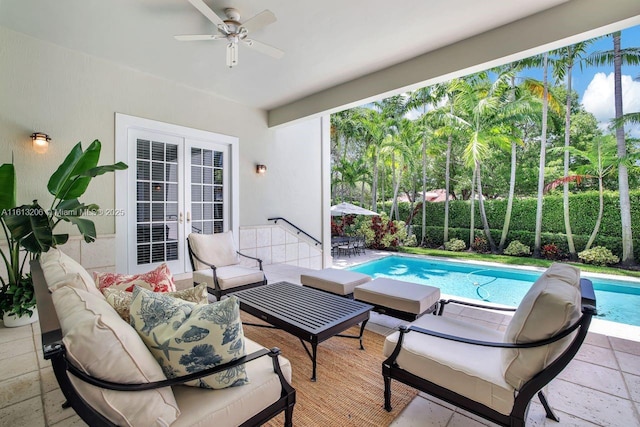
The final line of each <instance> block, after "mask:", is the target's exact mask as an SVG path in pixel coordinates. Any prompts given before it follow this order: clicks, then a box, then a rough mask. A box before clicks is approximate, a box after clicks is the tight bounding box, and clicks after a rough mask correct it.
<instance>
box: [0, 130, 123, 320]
mask: <svg viewBox="0 0 640 427" xmlns="http://www.w3.org/2000/svg"><path fill="white" fill-rule="evenodd" d="M101 148H102V145H101V143H100V141H98V140H95V141H93V142H92V143H91V144H90V145H89V147H87V149H86V150H82V145H81V143H80V142H79V143H78V144H76V145H75V146H74V147H73V149H72V150H71V152H70V153H69V154H68V155H67V157H66V158H65V159H64V161H63V162H62V164H61V165H60V166H59V167H58V168H57V169H56V171H55V172H54V173H53V175H51V177H50V178H49V182H48V183H47V189H48V191H49V193H50V194H51V195H53V197H54V199H53V202H52V203H51V207H50V208H49V209H48V210H45V209H43V208H42V207H41V206H40V205H39V204H38V201H37V200H34V201H33V202H32V203H31V204H26V205H22V206H16V182H17V181H16V173H15V169H14V167H13V164H4V165H2V166H1V167H0V193H1V194H0V214H1V215H0V222H1V224H2V228H3V232H4V235H5V240H6V242H7V248H8V249H7V250H6V253H5V252H4V251H2V258H3V260H4V262H5V266H6V268H7V272H8V273H7V280H6V281H5V279H4V278H2V282H0V283H1V285H2V287H1V288H0V310H2V312H3V313H9V314H11V315H20V314H28V313H30V312H32V311H33V307H34V306H35V296H34V293H33V284H32V282H31V277H30V276H29V275H28V274H23V270H24V265H25V263H26V258H34V257H37V256H38V255H39V254H40V253H42V252H46V251H48V250H49V248H51V247H55V246H56V245H58V244H63V243H66V242H67V240H68V239H69V235H68V234H55V233H54V230H55V228H56V226H57V225H58V224H60V223H61V222H62V221H65V222H69V223H71V224H73V225H75V226H76V227H77V229H78V231H79V232H80V234H81V235H82V237H83V238H84V240H85V242H87V243H91V242H93V241H95V239H96V228H95V224H94V223H93V221H92V220H90V219H89V218H87V217H86V216H85V215H86V214H94V215H95V214H96V212H97V211H98V209H99V207H98V205H96V204H84V203H82V202H80V201H79V200H78V198H79V197H80V196H82V195H83V194H84V193H85V191H86V190H87V188H88V186H89V184H90V183H91V180H92V179H93V178H94V177H96V176H98V175H102V174H105V173H107V172H114V171H116V170H122V169H126V168H127V165H126V164H124V163H122V162H118V163H115V164H112V165H103V166H98V160H99V158H100V150H101ZM20 248H24V249H25V250H26V251H27V252H28V256H27V255H23V256H22V257H21V256H20ZM0 250H1V249H0ZM5 326H7V325H6V323H5Z"/></svg>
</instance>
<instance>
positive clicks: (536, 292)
mask: <svg viewBox="0 0 640 427" xmlns="http://www.w3.org/2000/svg"><path fill="white" fill-rule="evenodd" d="M580 301H581V293H580V271H579V270H578V269H577V268H575V267H572V266H569V265H562V264H553V265H552V266H551V267H549V268H548V269H547V271H546V272H545V273H544V274H543V275H542V276H540V278H538V280H536V282H535V283H534V284H533V285H532V286H531V289H529V291H528V292H527V294H526V295H525V296H524V298H523V299H522V302H521V303H520V305H519V306H518V309H517V310H516V312H515V313H514V315H513V318H512V319H511V322H509V326H507V330H506V331H505V334H504V341H505V342H515V343H525V342H532V341H539V340H542V339H545V338H550V337H552V336H553V335H556V334H557V333H559V332H561V331H563V330H564V329H566V328H567V327H568V326H570V325H571V324H573V323H575V322H576V321H577V320H578V318H579V317H580V315H581V313H580ZM573 336H574V334H571V335H569V336H567V337H565V338H563V339H561V340H560V341H557V342H555V343H553V344H549V345H546V346H542V347H536V348H530V349H508V350H506V351H505V352H503V353H502V363H503V372H504V376H505V379H506V381H507V382H508V383H509V384H511V385H512V386H513V387H515V388H516V389H519V388H520V387H521V386H522V384H524V383H525V382H527V381H528V380H529V379H531V378H532V377H533V376H534V375H535V374H537V373H538V372H540V371H541V370H542V369H544V368H545V367H546V366H547V365H549V364H550V363H551V362H552V361H553V360H555V359H556V358H557V357H558V356H559V355H560V354H561V353H562V352H563V351H564V350H565V349H566V348H567V347H568V346H569V344H570V342H571V340H572V339H573Z"/></svg>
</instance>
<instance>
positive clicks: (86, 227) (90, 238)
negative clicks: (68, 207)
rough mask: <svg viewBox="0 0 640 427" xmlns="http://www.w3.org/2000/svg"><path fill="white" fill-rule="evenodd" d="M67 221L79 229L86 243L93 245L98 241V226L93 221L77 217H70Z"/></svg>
mask: <svg viewBox="0 0 640 427" xmlns="http://www.w3.org/2000/svg"><path fill="white" fill-rule="evenodd" d="M65 219H66V220H68V221H69V222H71V223H72V224H75V226H76V227H78V231H80V233H81V234H82V237H83V238H84V241H85V242H87V243H91V242H94V241H95V240H96V226H95V224H94V223H93V221H91V220H90V219H86V218H80V217H77V216H70V217H66V218H65Z"/></svg>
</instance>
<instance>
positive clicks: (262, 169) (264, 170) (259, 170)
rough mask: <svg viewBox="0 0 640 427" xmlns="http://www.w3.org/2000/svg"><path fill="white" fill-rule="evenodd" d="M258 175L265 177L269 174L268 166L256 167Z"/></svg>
mask: <svg viewBox="0 0 640 427" xmlns="http://www.w3.org/2000/svg"><path fill="white" fill-rule="evenodd" d="M256 173H257V174H260V175H264V174H265V173H267V166H266V165H256Z"/></svg>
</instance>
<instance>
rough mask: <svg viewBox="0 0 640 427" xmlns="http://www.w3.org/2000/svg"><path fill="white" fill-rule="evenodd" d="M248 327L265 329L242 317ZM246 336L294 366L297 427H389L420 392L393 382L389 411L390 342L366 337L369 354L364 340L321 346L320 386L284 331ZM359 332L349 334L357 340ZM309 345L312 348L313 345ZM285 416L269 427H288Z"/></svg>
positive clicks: (333, 341) (340, 340)
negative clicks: (386, 366)
mask: <svg viewBox="0 0 640 427" xmlns="http://www.w3.org/2000/svg"><path fill="white" fill-rule="evenodd" d="M242 320H243V322H251V323H261V322H260V321H259V320H258V319H256V318H255V317H252V316H249V315H247V314H246V313H242ZM243 330H244V333H245V335H246V336H247V337H248V338H250V339H252V340H253V341H256V342H258V343H259V344H261V345H263V346H265V347H267V348H271V347H279V348H280V350H281V351H282V355H283V356H284V357H286V358H287V359H289V360H290V361H291V366H292V368H293V373H292V380H291V382H292V385H293V387H294V388H295V389H296V406H295V409H294V411H293V425H294V426H296V427H313V426H318V427H331V426H371V427H380V426H388V425H389V424H391V422H392V421H393V419H394V418H395V417H397V416H398V414H399V413H400V412H401V411H402V410H403V409H404V408H405V407H406V406H407V404H408V403H409V402H410V401H411V399H413V398H414V397H415V395H416V394H417V390H415V389H413V388H410V387H407V386H405V385H404V384H401V383H399V382H397V381H393V382H392V391H393V392H392V395H391V396H392V400H391V405H392V407H393V411H391V412H387V411H385V409H384V382H383V380H382V361H383V360H384V357H383V355H382V345H383V343H384V337H383V336H382V335H379V334H376V333H374V332H371V331H366V330H365V333H364V340H363V341H364V347H365V350H360V346H359V344H358V340H356V339H350V338H340V337H333V338H330V339H328V340H327V341H325V342H323V343H321V344H320V345H319V346H318V367H317V381H316V382H312V381H311V359H310V358H309V356H308V355H307V353H306V352H305V350H304V348H303V347H302V344H301V343H300V340H298V338H296V337H294V336H293V335H290V334H288V333H286V332H284V331H281V330H278V329H267V328H260V327H255V326H250V325H244V327H243ZM358 333H359V327H354V328H351V329H350V330H348V331H346V332H345V334H347V335H357V334H358ZM307 345H308V344H307ZM283 423H284V416H283V415H282V414H280V415H279V416H277V417H275V418H274V419H273V420H271V421H270V422H269V423H268V424H266V425H267V426H269V427H276V426H282V425H283Z"/></svg>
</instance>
